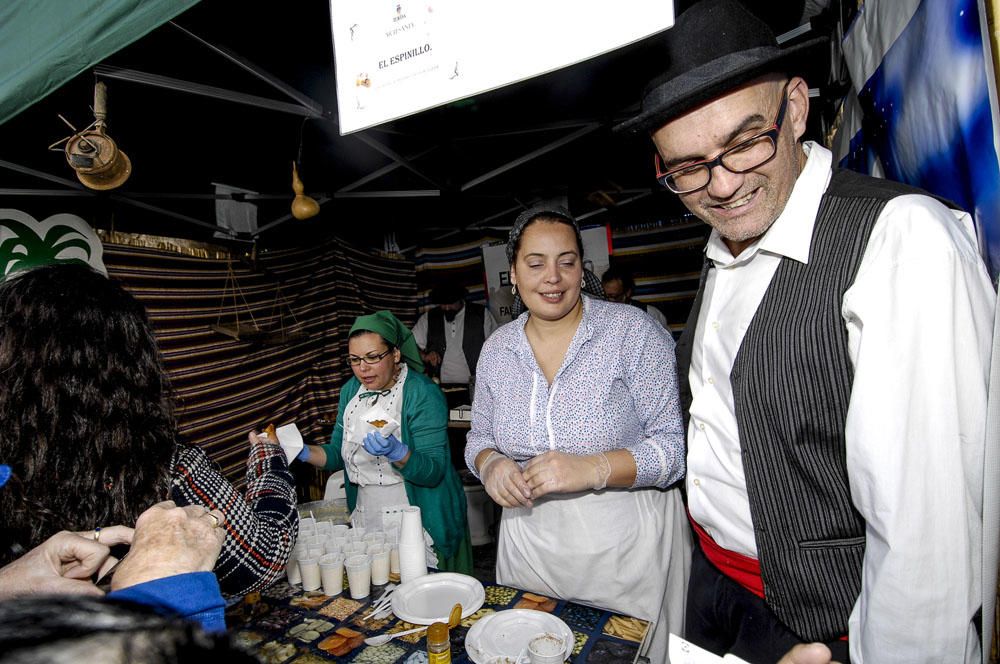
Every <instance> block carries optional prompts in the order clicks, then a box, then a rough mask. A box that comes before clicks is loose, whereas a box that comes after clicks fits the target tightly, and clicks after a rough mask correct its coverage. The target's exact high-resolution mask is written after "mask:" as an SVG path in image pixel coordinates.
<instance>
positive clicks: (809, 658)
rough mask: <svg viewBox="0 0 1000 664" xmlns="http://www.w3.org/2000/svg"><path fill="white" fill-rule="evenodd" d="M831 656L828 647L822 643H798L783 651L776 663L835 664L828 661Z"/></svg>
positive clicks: (835, 663)
mask: <svg viewBox="0 0 1000 664" xmlns="http://www.w3.org/2000/svg"><path fill="white" fill-rule="evenodd" d="M832 658H833V655H832V654H831V653H830V649H829V648H827V647H826V646H825V645H823V644H822V643H800V644H799V645H797V646H795V647H794V648H792V649H791V650H789V651H788V652H787V653H785V656H784V657H782V658H781V659H780V660H778V664H837V662H831V661H830V660H831V659H832Z"/></svg>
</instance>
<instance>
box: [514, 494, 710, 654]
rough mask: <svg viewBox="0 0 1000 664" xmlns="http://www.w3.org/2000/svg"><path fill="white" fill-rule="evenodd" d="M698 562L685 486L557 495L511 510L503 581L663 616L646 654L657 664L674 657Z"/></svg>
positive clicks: (631, 612) (620, 609) (640, 615)
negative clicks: (670, 646) (671, 646)
mask: <svg viewBox="0 0 1000 664" xmlns="http://www.w3.org/2000/svg"><path fill="white" fill-rule="evenodd" d="M557 552H563V553H561V554H560V553H557ZM690 567H691V535H690V531H689V528H688V523H687V520H686V517H685V514H684V507H683V505H682V503H681V496H680V492H679V491H678V490H677V489H672V490H670V491H661V490H659V489H654V488H644V489H634V490H624V489H620V490H613V489H609V490H605V491H600V492H584V493H572V494H550V495H549V496H545V497H543V498H541V499H539V500H537V501H535V503H534V507H532V508H530V509H528V508H504V510H503V518H502V520H501V522H500V541H499V544H498V550H497V582H498V583H501V584H503V585H509V586H514V587H516V588H521V589H523V590H528V591H531V592H535V593H538V594H540V595H547V596H549V597H557V598H561V599H565V600H569V601H573V602H578V603H580V604H588V605H592V606H594V607H597V608H603V609H610V610H612V611H615V612H617V613H623V614H625V615H629V616H635V617H637V618H642V619H643V620H651V621H655V625H654V626H653V634H652V636H651V638H650V639H649V640H647V647H645V648H644V649H643V650H644V652H643V653H642V654H645V655H646V656H647V657H649V659H650V662H651V663H652V664H660V663H661V662H666V661H667V640H668V635H669V632H674V633H676V634H683V633H684V606H685V601H686V593H687V581H688V572H689V570H690ZM671 607H677V608H676V609H675V610H673V611H671V610H670V608H671Z"/></svg>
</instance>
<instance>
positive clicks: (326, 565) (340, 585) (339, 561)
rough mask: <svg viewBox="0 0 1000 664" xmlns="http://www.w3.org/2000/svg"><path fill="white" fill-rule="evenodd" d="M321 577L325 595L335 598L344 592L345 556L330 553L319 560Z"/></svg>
mask: <svg viewBox="0 0 1000 664" xmlns="http://www.w3.org/2000/svg"><path fill="white" fill-rule="evenodd" d="M319 576H320V579H321V581H322V583H323V594H324V595H329V596H330V597H335V596H337V595H339V594H340V593H342V592H343V591H344V556H342V555H341V554H339V553H328V554H326V555H325V556H323V557H322V558H320V559H319Z"/></svg>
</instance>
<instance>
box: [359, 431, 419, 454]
mask: <svg viewBox="0 0 1000 664" xmlns="http://www.w3.org/2000/svg"><path fill="white" fill-rule="evenodd" d="M363 444H364V446H365V451H366V452H368V454H371V455H372V456H384V457H385V458H386V459H388V460H389V461H400V460H401V459H402V458H403V457H405V456H406V453H407V452H409V451H410V448H409V447H407V446H406V443H404V442H403V441H401V440H400V439H399V438H396V437H395V436H389V437H388V438H387V437H385V436H383V435H382V434H380V433H379V432H378V431H372V432H370V433H368V434H367V435H366V436H365V440H364V443H363Z"/></svg>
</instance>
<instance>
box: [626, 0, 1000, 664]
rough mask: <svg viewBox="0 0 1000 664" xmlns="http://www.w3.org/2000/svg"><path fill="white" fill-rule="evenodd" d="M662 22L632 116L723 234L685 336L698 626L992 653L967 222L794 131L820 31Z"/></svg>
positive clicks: (732, 645)
mask: <svg viewBox="0 0 1000 664" xmlns="http://www.w3.org/2000/svg"><path fill="white" fill-rule="evenodd" d="M666 35H667V36H666V41H667V43H668V50H669V56H670V57H669V62H668V70H667V72H666V73H665V74H664V75H662V76H661V77H659V78H657V79H656V80H654V81H653V82H652V83H651V84H650V85H649V86H648V87H647V89H646V92H645V93H644V96H643V99H642V106H641V112H640V114H639V115H638V116H636V117H635V118H632V119H631V120H629V121H627V122H626V123H624V124H623V125H622V127H621V128H624V129H627V130H631V131H634V132H646V133H648V134H649V135H651V137H652V139H653V142H654V144H655V146H656V151H657V155H656V173H657V177H658V179H659V181H660V183H661V184H663V185H664V186H665V187H667V188H668V189H670V190H671V191H673V192H674V193H676V194H677V195H678V196H679V197H680V199H681V201H682V202H683V203H684V205H685V206H687V208H688V209H689V210H690V211H691V212H692V213H694V214H695V215H697V216H698V217H699V218H701V219H702V220H703V221H705V222H706V223H707V224H709V225H710V226H711V227H712V229H713V230H712V233H711V235H710V237H709V240H708V243H707V246H706V249H705V256H706V260H705V269H704V272H703V276H702V280H701V286H700V289H699V291H698V295H697V298H696V300H695V303H694V307H693V310H692V312H691V316H690V318H689V319H688V325H687V327H686V329H685V331H684V336H683V337H682V338H681V341H680V342H679V343H678V346H677V354H678V375H679V376H680V377H681V382H682V389H681V391H682V395H683V397H684V398H685V401H686V404H685V411H686V415H687V416H688V418H689V425H688V455H687V463H688V466H687V478H686V486H687V495H688V504H689V511H690V516H691V520H692V523H693V525H694V529H695V533H696V535H697V539H698V541H699V545H700V546H699V547H698V551H697V552H696V555H695V559H694V561H693V562H692V570H691V584H690V587H689V592H688V605H687V614H686V621H687V622H686V628H685V631H686V636H687V637H688V638H689V639H690V640H692V641H694V642H695V643H697V644H699V645H701V646H703V647H706V648H708V649H710V650H713V651H714V652H717V653H720V654H721V653H724V652H732V653H734V654H736V655H738V656H740V657H742V658H744V659H746V660H748V661H751V662H758V661H759V662H774V661H776V660H777V659H778V658H779V657H780V655H781V654H782V653H784V652H785V651H787V650H789V648H791V647H792V646H793V645H795V644H796V643H799V642H809V641H819V642H824V643H826V644H827V645H828V646H829V647H830V649H831V650H832V651H833V654H834V658H835V659H837V660H839V661H842V662H843V661H847V658H848V656H849V657H850V661H852V662H855V663H857V662H907V663H912V662H946V661H947V662H972V661H978V660H979V658H980V656H981V645H980V638H979V636H978V634H977V630H978V629H979V627H980V626H979V625H978V624H977V620H978V618H977V613H978V612H979V610H980V607H981V606H982V601H983V597H984V590H983V588H982V578H983V575H982V573H981V565H982V553H983V545H982V529H983V522H982V509H983V481H982V459H983V451H984V437H985V419H986V416H985V413H986V394H987V380H988V366H989V359H990V349H991V336H992V320H993V309H994V300H995V294H994V292H993V288H992V285H991V283H990V278H989V276H988V274H987V273H986V270H985V268H984V266H983V264H982V261H981V259H980V257H979V253H978V247H977V242H976V236H975V232H974V229H973V226H972V221H971V219H970V217H969V216H968V215H967V214H965V213H962V212H960V211H957V210H952V209H949V208H948V207H947V206H945V205H944V204H942V203H941V202H939V201H937V200H935V199H933V198H931V197H930V196H929V195H926V194H925V193H924V192H921V191H919V190H915V189H912V188H910V187H906V186H903V185H900V184H897V183H893V182H888V181H884V180H877V179H873V178H869V177H865V176H861V175H858V174H854V173H850V172H847V171H839V170H833V169H832V163H831V162H832V158H831V154H830V152H829V151H828V150H826V149H825V148H823V147H822V146H821V145H818V144H816V143H812V142H808V141H807V142H800V139H801V138H802V136H803V134H804V132H805V128H806V116H807V114H808V110H809V94H808V88H807V85H806V82H805V81H804V80H803V79H802V78H800V77H798V76H794V75H790V74H794V73H795V68H796V67H797V66H800V65H801V64H802V63H803V62H805V61H807V60H808V55H809V52H810V49H811V48H813V47H814V46H815V45H814V44H811V43H808V44H804V45H801V46H799V47H793V48H788V49H784V50H783V49H780V48H779V47H778V46H777V44H776V42H775V39H774V37H773V34H772V33H771V31H770V30H769V29H768V28H767V26H766V25H765V24H763V23H762V22H760V21H759V20H757V19H756V18H755V17H754V16H752V15H751V14H749V13H748V12H747V11H746V10H745V9H744V8H743V7H742V6H741V5H739V3H737V2H736V1H735V0H706V1H704V2H700V3H697V4H695V5H694V6H692V8H691V9H689V10H688V11H687V12H686V13H684V14H682V15H681V16H680V17H679V18H678V20H677V23H676V25H675V26H674V27H673V28H672V29H670V30H669V31H668V32H667V33H666ZM685 391H686V394H685ZM991 627H992V626H989V625H987V626H984V628H985V629H984V631H986V632H987V634H988V633H989V631H990V630H991ZM988 650H989V648H988V647H987V648H986V651H987V652H988Z"/></svg>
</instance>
